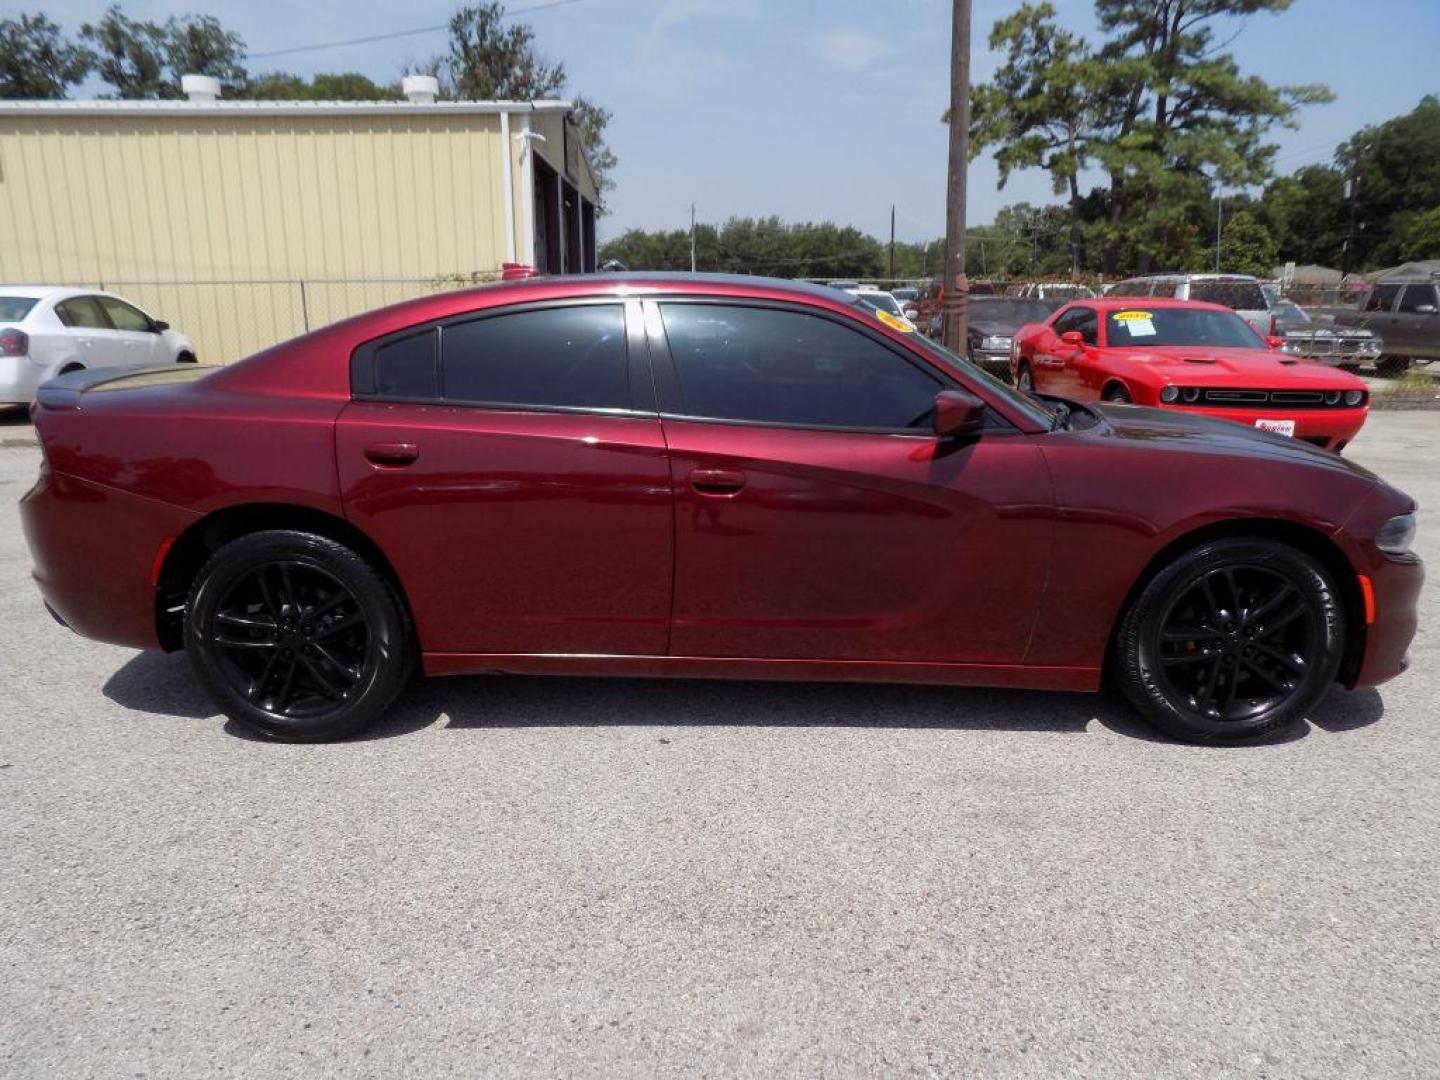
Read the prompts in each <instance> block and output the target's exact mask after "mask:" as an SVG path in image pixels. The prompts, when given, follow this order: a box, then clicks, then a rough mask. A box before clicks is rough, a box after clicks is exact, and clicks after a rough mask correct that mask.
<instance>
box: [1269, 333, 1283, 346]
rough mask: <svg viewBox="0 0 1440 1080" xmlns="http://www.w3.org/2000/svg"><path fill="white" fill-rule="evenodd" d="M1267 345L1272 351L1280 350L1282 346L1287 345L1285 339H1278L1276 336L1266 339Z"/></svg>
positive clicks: (1272, 335)
mask: <svg viewBox="0 0 1440 1080" xmlns="http://www.w3.org/2000/svg"><path fill="white" fill-rule="evenodd" d="M1265 344H1266V345H1269V346H1270V348H1272V349H1278V348H1280V346H1282V345H1284V344H1285V339H1284V338H1282V337H1276V336H1275V335H1274V334H1271V335H1270V336H1269V337H1267V338H1266V339H1265Z"/></svg>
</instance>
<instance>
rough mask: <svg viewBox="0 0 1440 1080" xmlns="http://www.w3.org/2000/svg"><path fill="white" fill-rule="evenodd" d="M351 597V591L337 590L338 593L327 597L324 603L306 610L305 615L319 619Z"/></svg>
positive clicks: (308, 617)
mask: <svg viewBox="0 0 1440 1080" xmlns="http://www.w3.org/2000/svg"><path fill="white" fill-rule="evenodd" d="M349 599H350V594H349V593H347V592H343V591H336V593H335V594H334V595H333V596H331V597H330V598H329V599H327V600H326V601H325V602H324V603H322V604H320V605H319V606H318V607H315V608H312V609H311V610H310V611H308V612H306V614H305V617H306V618H307V619H318V618H320V616H322V615H325V614H327V613H329V612H331V611H334V610H335V609H336V608H337V607H339V606H340V605H341V604H343V603H344V602H345V601H346V600H349Z"/></svg>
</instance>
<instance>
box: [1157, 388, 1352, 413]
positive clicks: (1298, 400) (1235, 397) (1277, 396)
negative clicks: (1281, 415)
mask: <svg viewBox="0 0 1440 1080" xmlns="http://www.w3.org/2000/svg"><path fill="white" fill-rule="evenodd" d="M1182 403H1183V404H1188V403H1189V402H1185V401H1183V400H1182ZM1196 404H1202V405H1217V406H1221V407H1223V406H1227V405H1229V406H1232V407H1235V408H1248V407H1253V406H1255V405H1284V406H1285V407H1286V408H1290V409H1320V408H1324V407H1325V394H1324V392H1323V391H1321V390H1201V391H1200V398H1199V401H1198V402H1196ZM1336 404H1339V403H1338V402H1337V403H1336Z"/></svg>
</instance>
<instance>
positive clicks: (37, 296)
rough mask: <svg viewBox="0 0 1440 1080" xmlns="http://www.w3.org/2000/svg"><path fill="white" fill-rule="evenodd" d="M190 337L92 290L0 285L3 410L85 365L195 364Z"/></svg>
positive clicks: (0, 396)
mask: <svg viewBox="0 0 1440 1080" xmlns="http://www.w3.org/2000/svg"><path fill="white" fill-rule="evenodd" d="M193 363H195V347H194V346H193V345H191V344H190V339H189V338H187V337H186V336H185V335H184V334H181V333H179V332H178V331H175V330H171V329H170V326H169V324H168V323H163V322H160V321H159V320H157V319H152V318H151V317H150V316H149V315H147V314H146V313H145V312H143V311H141V310H140V309H139V308H138V307H136V306H135V305H134V304H132V303H130V302H129V301H128V300H122V299H121V298H120V297H118V296H112V295H111V294H109V293H104V292H97V291H95V290H93V289H70V288H58V287H56V286H54V285H0V405H28V404H29V403H30V402H32V401H34V400H35V390H36V388H37V387H38V386H39V385H40V384H41V383H42V382H44V381H45V380H46V379H49V378H53V377H54V376H56V375H62V374H64V373H65V372H67V371H79V370H80V369H81V368H105V367H117V368H120V367H137V368H138V367H154V366H156V365H158V364H193Z"/></svg>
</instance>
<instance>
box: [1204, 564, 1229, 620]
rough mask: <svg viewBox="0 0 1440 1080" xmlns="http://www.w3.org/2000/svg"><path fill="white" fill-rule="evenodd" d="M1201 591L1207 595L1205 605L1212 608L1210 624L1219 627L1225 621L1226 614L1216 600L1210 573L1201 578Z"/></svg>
mask: <svg viewBox="0 0 1440 1080" xmlns="http://www.w3.org/2000/svg"><path fill="white" fill-rule="evenodd" d="M1200 592H1201V593H1202V594H1203V595H1204V597H1205V606H1206V607H1208V608H1209V609H1210V625H1211V627H1213V628H1216V629H1218V628H1219V627H1220V624H1221V623H1222V622H1224V616H1223V614H1222V611H1221V608H1220V605H1219V604H1218V603H1217V602H1216V600H1215V590H1214V589H1213V588H1211V586H1210V575H1208V574H1207V575H1206V576H1205V577H1203V578H1201V579H1200Z"/></svg>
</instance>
